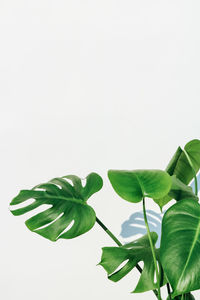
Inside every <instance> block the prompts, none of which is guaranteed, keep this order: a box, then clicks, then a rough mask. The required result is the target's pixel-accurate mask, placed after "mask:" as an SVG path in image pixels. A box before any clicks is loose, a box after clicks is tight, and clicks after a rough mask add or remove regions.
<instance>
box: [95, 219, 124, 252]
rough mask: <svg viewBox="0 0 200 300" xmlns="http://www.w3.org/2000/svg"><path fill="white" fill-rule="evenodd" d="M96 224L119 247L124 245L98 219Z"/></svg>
mask: <svg viewBox="0 0 200 300" xmlns="http://www.w3.org/2000/svg"><path fill="white" fill-rule="evenodd" d="M96 222H97V223H98V224H99V225H100V226H101V228H103V230H104V231H105V232H106V233H107V234H108V235H109V236H110V237H111V239H112V240H113V241H114V242H115V243H116V244H117V245H118V246H122V243H121V242H120V241H119V240H118V239H117V238H116V236H115V235H114V234H113V233H112V232H111V231H110V230H109V229H108V228H107V227H106V226H105V225H104V224H103V223H102V222H101V220H99V218H97V217H96Z"/></svg>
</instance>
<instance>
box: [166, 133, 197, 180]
mask: <svg viewBox="0 0 200 300" xmlns="http://www.w3.org/2000/svg"><path fill="white" fill-rule="evenodd" d="M184 149H185V151H186V152H187V154H188V156H189V157H190V159H191V162H192V164H193V167H194V170H195V172H196V173H197V172H198V171H199V169H200V140H197V139H195V140H192V141H190V142H189V143H187V144H186V145H185V147H184ZM166 171H167V172H168V173H169V174H170V175H176V177H177V178H178V179H180V180H181V181H182V182H183V183H185V184H189V183H190V181H191V180H192V179H193V177H194V174H193V170H192V168H191V166H190V164H189V162H188V160H187V157H186V155H185V153H184V151H183V150H182V149H181V148H180V147H178V149H177V151H176V153H175V154H174V156H173V157H172V159H171V161H170V163H169V164H168V166H167V168H166Z"/></svg>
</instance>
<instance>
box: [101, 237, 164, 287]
mask: <svg viewBox="0 0 200 300" xmlns="http://www.w3.org/2000/svg"><path fill="white" fill-rule="evenodd" d="M151 237H152V241H153V244H154V245H155V243H156V241H157V238H158V236H157V234H156V233H155V232H151ZM102 250H103V253H102V257H101V262H100V265H101V266H102V267H103V268H104V269H105V270H106V272H107V274H108V278H109V279H110V280H112V281H114V282H117V281H119V280H120V279H122V278H123V277H124V276H125V275H127V274H128V273H129V272H130V271H131V270H132V269H133V268H135V266H136V264H137V263H139V262H140V261H143V262H144V268H143V271H142V274H141V277H140V279H139V282H138V284H137V286H136V288H135V290H134V293H141V292H145V291H149V290H152V289H155V288H156V287H157V284H156V283H154V273H155V266H154V262H153V256H152V252H151V248H150V244H149V239H148V236H147V235H145V236H143V237H142V238H140V239H138V240H136V241H134V242H132V243H129V244H126V245H124V246H121V247H104V248H103V249H102ZM156 256H157V259H158V262H159V250H158V249H156ZM125 262H126V263H125ZM123 263H125V265H123V266H122V267H121V264H123ZM160 270H161V272H160V278H161V286H162V285H163V284H164V282H163V273H162V269H161V267H160Z"/></svg>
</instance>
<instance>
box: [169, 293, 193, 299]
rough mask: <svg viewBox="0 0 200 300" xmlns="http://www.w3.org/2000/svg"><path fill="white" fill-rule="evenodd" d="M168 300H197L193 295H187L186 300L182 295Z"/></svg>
mask: <svg viewBox="0 0 200 300" xmlns="http://www.w3.org/2000/svg"><path fill="white" fill-rule="evenodd" d="M167 300H195V298H194V296H193V295H192V294H191V293H187V294H185V295H184V298H182V295H180V296H177V297H175V298H171V299H170V297H169V296H168V297H167Z"/></svg>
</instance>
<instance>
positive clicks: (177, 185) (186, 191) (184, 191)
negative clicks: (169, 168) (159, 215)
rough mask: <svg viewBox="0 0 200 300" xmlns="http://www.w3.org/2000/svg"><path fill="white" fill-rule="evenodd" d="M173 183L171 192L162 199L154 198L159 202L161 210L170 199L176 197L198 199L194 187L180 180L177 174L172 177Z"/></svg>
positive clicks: (179, 198)
mask: <svg viewBox="0 0 200 300" xmlns="http://www.w3.org/2000/svg"><path fill="white" fill-rule="evenodd" d="M171 178H172V185H171V189H170V191H169V193H168V194H167V195H166V196H164V197H163V198H161V199H154V201H155V202H156V203H158V204H159V206H160V208H161V210H162V208H163V206H164V205H166V204H167V203H168V202H169V201H170V200H172V199H175V200H176V201H180V200H184V199H189V198H190V199H191V200H196V201H198V197H197V196H196V195H195V194H194V192H193V190H192V188H191V187H190V186H187V185H186V184H184V183H183V182H182V181H180V180H179V179H178V178H177V177H176V176H175V175H173V176H172V177H171Z"/></svg>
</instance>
